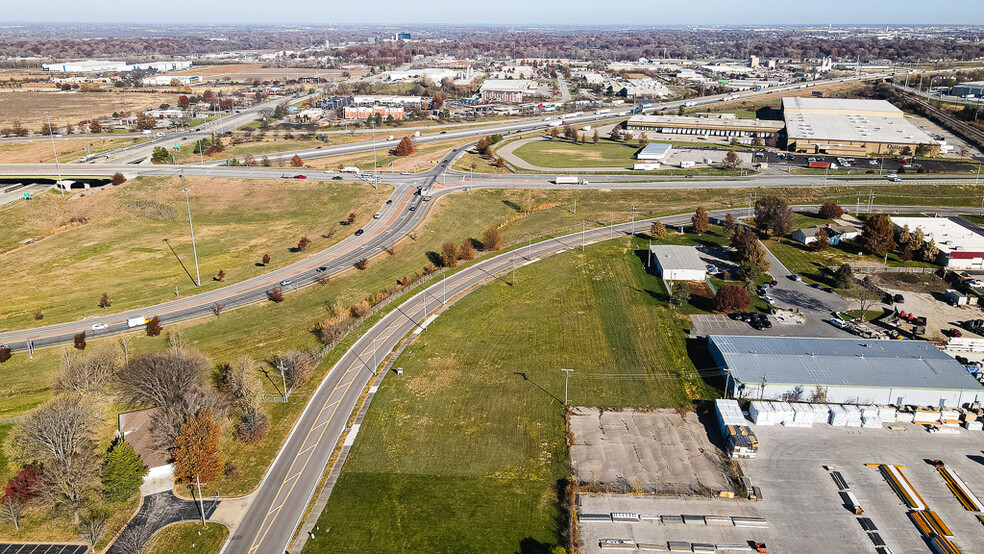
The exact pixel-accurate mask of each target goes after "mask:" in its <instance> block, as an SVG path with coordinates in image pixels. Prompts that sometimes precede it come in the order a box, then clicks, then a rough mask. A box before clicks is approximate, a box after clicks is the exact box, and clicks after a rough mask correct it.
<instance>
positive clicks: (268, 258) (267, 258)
mask: <svg viewBox="0 0 984 554" xmlns="http://www.w3.org/2000/svg"><path fill="white" fill-rule="evenodd" d="M262 263H263V265H267V264H268V263H270V255H269V254H264V255H263V260H262Z"/></svg>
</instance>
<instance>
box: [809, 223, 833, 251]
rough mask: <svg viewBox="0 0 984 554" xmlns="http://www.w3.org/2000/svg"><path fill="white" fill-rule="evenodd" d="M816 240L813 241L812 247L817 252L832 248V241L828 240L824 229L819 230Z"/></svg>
mask: <svg viewBox="0 0 984 554" xmlns="http://www.w3.org/2000/svg"><path fill="white" fill-rule="evenodd" d="M814 239H815V240H814V241H813V244H811V245H810V246H812V247H813V249H814V250H816V251H817V252H819V251H821V250H826V249H827V248H829V247H830V239H829V238H827V230H826V229H824V228H823V227H821V228H819V229H817V234H816V236H815V237H814Z"/></svg>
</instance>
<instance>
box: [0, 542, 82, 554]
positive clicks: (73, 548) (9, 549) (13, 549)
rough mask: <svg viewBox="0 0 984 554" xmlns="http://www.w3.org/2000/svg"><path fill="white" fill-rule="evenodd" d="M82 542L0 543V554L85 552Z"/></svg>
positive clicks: (78, 553)
mask: <svg viewBox="0 0 984 554" xmlns="http://www.w3.org/2000/svg"><path fill="white" fill-rule="evenodd" d="M88 551H89V547H88V546H85V545H82V544H0V554H85V553H86V552H88Z"/></svg>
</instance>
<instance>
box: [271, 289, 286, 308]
mask: <svg viewBox="0 0 984 554" xmlns="http://www.w3.org/2000/svg"><path fill="white" fill-rule="evenodd" d="M267 296H269V297H270V300H273V301H274V302H276V303H277V304H280V303H281V302H283V301H284V289H282V288H280V287H273V288H272V289H270V292H269V293H267Z"/></svg>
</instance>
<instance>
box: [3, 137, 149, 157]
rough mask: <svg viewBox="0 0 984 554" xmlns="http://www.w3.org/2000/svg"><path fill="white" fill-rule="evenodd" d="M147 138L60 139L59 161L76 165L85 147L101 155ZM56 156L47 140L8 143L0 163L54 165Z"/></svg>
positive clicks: (5, 145) (56, 144)
mask: <svg viewBox="0 0 984 554" xmlns="http://www.w3.org/2000/svg"><path fill="white" fill-rule="evenodd" d="M146 140H147V139H146V138H140V137H132V138H116V139H114V138H102V137H101V136H100V135H87V136H85V138H77V139H72V140H65V139H59V140H57V141H55V148H56V150H57V152H58V161H59V162H61V163H75V162H77V161H78V160H79V158H80V157H82V156H84V155H85V147H87V146H88V147H89V153H90V154H99V153H101V152H106V151H108V150H115V149H117V148H123V147H124V146H133V145H134V144H139V143H141V142H144V141H146ZM54 161H55V155H54V153H53V152H52V151H51V142H49V141H48V140H47V139H45V140H36V141H32V142H8V143H3V144H0V163H8V164H13V163H54Z"/></svg>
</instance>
